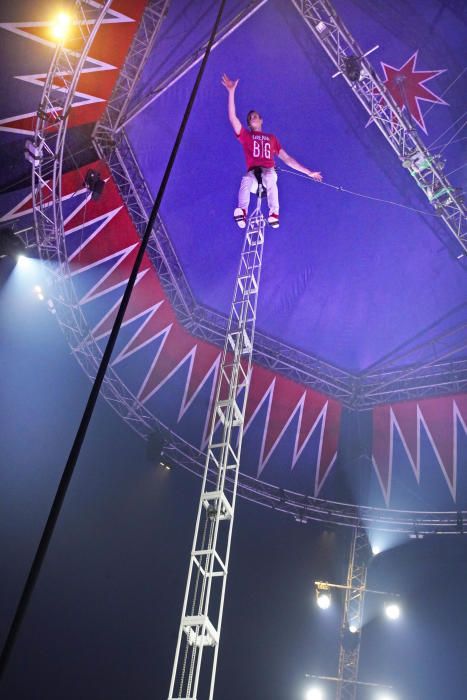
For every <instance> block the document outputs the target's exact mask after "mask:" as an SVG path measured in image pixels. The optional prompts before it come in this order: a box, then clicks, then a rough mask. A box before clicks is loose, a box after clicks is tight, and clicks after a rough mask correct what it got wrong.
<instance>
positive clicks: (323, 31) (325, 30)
mask: <svg viewBox="0 0 467 700" xmlns="http://www.w3.org/2000/svg"><path fill="white" fill-rule="evenodd" d="M315 28H316V31H317V32H318V34H319V35H320V37H321V38H322V39H324V38H325V37H327V35H328V34H329V32H330V29H329V27H328V25H327V24H325V23H324V22H323V21H322V20H320V21H319V22H318V23H317V24H315Z"/></svg>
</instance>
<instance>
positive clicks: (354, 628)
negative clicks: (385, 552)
mask: <svg viewBox="0 0 467 700" xmlns="http://www.w3.org/2000/svg"><path fill="white" fill-rule="evenodd" d="M369 556H370V544H369V541H368V537H367V534H366V530H365V529H364V528H363V527H360V526H357V527H356V528H355V530H354V532H353V535H352V544H351V546H350V557H349V568H348V571H347V586H346V591H345V604H344V614H343V618H342V627H341V640H340V649H339V669H338V673H337V675H338V679H339V680H338V682H337V689H336V700H355V699H356V697H357V688H358V662H359V658H360V642H361V636H362V622H363V605H364V601H365V590H366V577H367V569H368V560H369Z"/></svg>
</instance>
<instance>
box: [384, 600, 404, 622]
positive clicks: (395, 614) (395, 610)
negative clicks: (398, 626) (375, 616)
mask: <svg viewBox="0 0 467 700" xmlns="http://www.w3.org/2000/svg"><path fill="white" fill-rule="evenodd" d="M384 612H385V614H386V617H387V618H388V619H389V620H398V619H399V617H400V614H401V609H400V606H399V604H398V603H395V602H394V601H391V602H389V603H386V604H385V605H384Z"/></svg>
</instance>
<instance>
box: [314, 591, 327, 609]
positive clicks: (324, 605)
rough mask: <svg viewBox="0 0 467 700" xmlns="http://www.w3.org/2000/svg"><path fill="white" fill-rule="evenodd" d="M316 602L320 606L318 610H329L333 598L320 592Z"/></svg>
mask: <svg viewBox="0 0 467 700" xmlns="http://www.w3.org/2000/svg"><path fill="white" fill-rule="evenodd" d="M316 602H317V604H318V608H321V610H327V609H328V608H329V607H330V605H331V596H330V595H329V593H324V592H323V591H319V592H318V595H317V596H316Z"/></svg>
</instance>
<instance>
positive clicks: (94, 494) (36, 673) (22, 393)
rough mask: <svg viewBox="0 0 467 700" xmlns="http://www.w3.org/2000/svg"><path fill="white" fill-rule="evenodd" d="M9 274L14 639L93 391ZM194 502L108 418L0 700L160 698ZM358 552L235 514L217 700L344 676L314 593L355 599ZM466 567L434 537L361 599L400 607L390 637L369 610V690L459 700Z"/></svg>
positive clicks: (1, 268) (333, 621)
mask: <svg viewBox="0 0 467 700" xmlns="http://www.w3.org/2000/svg"><path fill="white" fill-rule="evenodd" d="M0 273H1V290H0V327H1V345H0V363H1V368H2V377H1V420H0V445H1V472H0V478H1V483H0V536H1V542H0V552H1V555H0V556H1V566H0V568H1V571H2V576H1V581H2V582H1V587H0V589H1V597H0V637H1V638H2V639H3V638H4V635H6V632H7V628H8V624H9V622H10V620H11V616H12V615H13V612H14V609H15V605H16V603H17V600H18V596H19V594H20V590H21V587H22V585H23V583H24V579H25V576H26V574H27V571H28V567H29V565H30V563H31V560H32V557H33V554H34V551H35V547H36V545H37V542H38V538H39V536H40V532H41V528H42V527H43V525H44V522H45V518H46V517H47V514H48V509H49V507H50V504H51V500H52V498H53V495H54V493H55V489H56V486H57V483H58V480H59V477H60V474H61V471H62V469H63V466H64V463H65V460H66V457H67V455H68V451H69V449H70V446H71V443H72V439H73V437H74V433H75V431H76V428H77V425H78V422H79V419H80V416H81V413H82V410H83V407H84V403H85V400H86V398H87V395H88V392H89V383H88V380H87V379H86V378H85V376H84V374H83V373H82V371H81V369H80V368H79V366H78V365H77V363H76V361H75V360H74V358H73V357H72V356H71V353H70V350H69V349H68V347H67V346H66V343H65V340H64V338H63V337H62V335H61V333H60V330H59V328H58V325H57V323H56V321H55V318H54V317H53V316H52V315H51V314H50V313H49V312H48V310H47V307H46V305H45V303H44V302H42V303H41V302H39V301H38V300H36V298H35V296H34V294H33V292H32V287H33V285H34V284H36V283H37V281H38V280H40V273H39V272H38V270H37V268H36V264H32V265H31V266H30V267H28V268H26V269H22V268H19V267H17V268H15V269H13V268H12V265H11V263H10V261H8V260H6V259H3V260H0ZM199 489H200V482H199V481H198V480H197V479H196V478H195V477H193V476H192V475H190V474H189V473H186V472H183V471H177V470H176V469H172V470H171V471H170V472H168V471H164V470H162V469H160V468H158V467H157V465H155V464H151V463H150V461H148V458H147V455H146V445H145V443H144V442H143V441H142V440H141V439H140V438H139V437H138V436H137V435H136V434H133V433H132V432H131V430H130V429H129V428H128V427H126V425H125V424H124V423H123V422H122V421H121V420H120V419H119V418H118V417H117V416H116V415H115V414H114V413H113V411H112V410H111V409H110V408H109V407H108V406H107V405H106V404H104V403H103V402H102V403H100V404H99V405H98V407H97V410H96V412H95V415H94V418H93V421H92V423H91V427H90V430H89V433H88V437H87V439H86V442H85V445H84V448H83V450H82V454H81V458H80V460H79V462H78V466H77V469H76V472H75V477H74V479H73V481H72V483H71V487H70V489H69V493H68V496H67V498H66V501H65V504H64V507H63V511H62V514H61V517H60V520H59V523H58V527H57V530H56V532H55V536H54V538H53V540H52V544H51V546H50V550H49V553H48V556H47V559H46V561H45V565H44V567H43V570H42V574H41V576H40V579H39V582H38V585H37V588H36V590H35V593H34V596H33V599H32V602H31V605H30V608H29V610H28V613H27V617H26V619H25V622H24V625H23V627H22V630H21V633H20V635H19V638H18V642H17V645H16V647H15V649H14V652H13V655H12V657H11V661H10V665H9V668H8V671H7V674H6V676H5V680H4V682H3V684H2V686H1V687H0V696H1V697H2V699H3V698H6V699H7V700H10V699H11V700H35V699H36V698H37V699H39V698H40V699H42V698H47V700H55V699H57V700H58V699H59V698H60V700H63V699H64V698H66V699H67V700H78V699H79V700H81V699H82V698H92V699H93V700H94V699H96V700H98V699H102V700H107V699H108V698H112V699H113V700H123V699H137V700H146V699H148V700H149V699H151V700H154V698H158V699H159V698H160V699H161V700H162V699H163V698H166V697H167V694H168V687H169V679H170V673H171V667H172V661H173V655H174V651H175V640H176V634H177V631H178V625H179V616H180V612H181V605H182V598H183V592H184V587H185V581H186V574H187V569H188V558H189V550H190V546H191V540H192V535H193V529H194V521H195V512H196V507H197V502H198V497H199ZM349 543H350V532H347V531H346V530H345V529H336V530H335V531H334V532H331V531H330V530H329V529H328V530H325V529H324V528H322V527H320V526H312V525H301V524H299V523H296V522H295V521H294V520H292V519H291V518H288V517H286V516H282V515H280V514H276V513H272V512H269V511H268V510H266V509H264V508H261V507H259V506H254V505H253V504H250V503H247V502H245V501H243V500H239V501H238V502H237V511H236V522H235V527H234V538H233V547H232V556H231V566H230V575H229V581H228V586H227V596H226V605H225V613H224V622H223V629H222V637H221V648H220V654H219V666H218V673H217V685H216V698H218V699H219V700H239V699H240V698H245V699H250V698H252V699H253V698H254V699H264V700H266V699H267V700H285V699H289V700H303V699H304V695H305V690H306V688H307V686H308V681H307V680H306V678H305V674H306V673H316V674H323V675H334V674H335V673H336V670H337V655H338V644H337V640H338V628H339V620H340V615H339V605H338V603H339V600H338V599H336V600H335V604H334V606H333V608H331V609H330V610H328V611H327V612H326V613H324V612H322V611H320V610H318V609H317V608H316V606H315V604H314V592H313V581H314V580H315V579H317V578H320V579H327V580H331V581H335V582H342V583H343V582H344V581H345V575H346V567H347V557H348V547H349ZM466 555H467V539H466V538H465V537H460V536H454V537H452V536H445V537H441V536H440V537H433V538H425V539H424V540H416V541H415V540H406V541H404V542H401V543H400V544H399V546H397V547H395V548H393V549H392V550H389V551H387V552H384V553H382V554H381V555H379V556H378V557H376V558H375V559H374V560H373V562H372V563H371V565H370V569H369V575H368V586H369V587H372V588H382V589H384V590H391V591H398V592H400V593H401V595H402V600H403V607H404V612H403V617H402V619H401V620H399V622H398V623H396V624H390V623H388V622H386V621H385V620H383V619H382V618H381V617H379V616H376V612H377V609H376V608H377V607H378V606H377V603H378V604H379V602H380V601H376V602H375V601H374V599H373V600H370V598H368V607H367V612H368V615H367V617H368V621H367V623H366V626H365V629H364V632H363V643H362V650H361V663H360V678H361V680H365V681H376V682H381V683H386V684H389V685H392V686H394V696H395V697H396V698H398V699H399V700H440V698H442V699H443V700H458V699H459V698H462V697H464V693H465V686H466V683H467V670H466V667H465V658H466V656H465V623H466V603H465V586H466V582H467V556H466ZM378 609H379V608H378ZM326 692H327V697H328V698H332V697H333V693H334V689H333V687H332V686H331V685H328V686H326ZM377 697H378V696H377V694H376V693H375V691H372V692H369V691H366V690H362V691H361V693H360V695H359V700H367V699H368V700H370V699H371V700H373V699H374V698H377Z"/></svg>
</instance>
